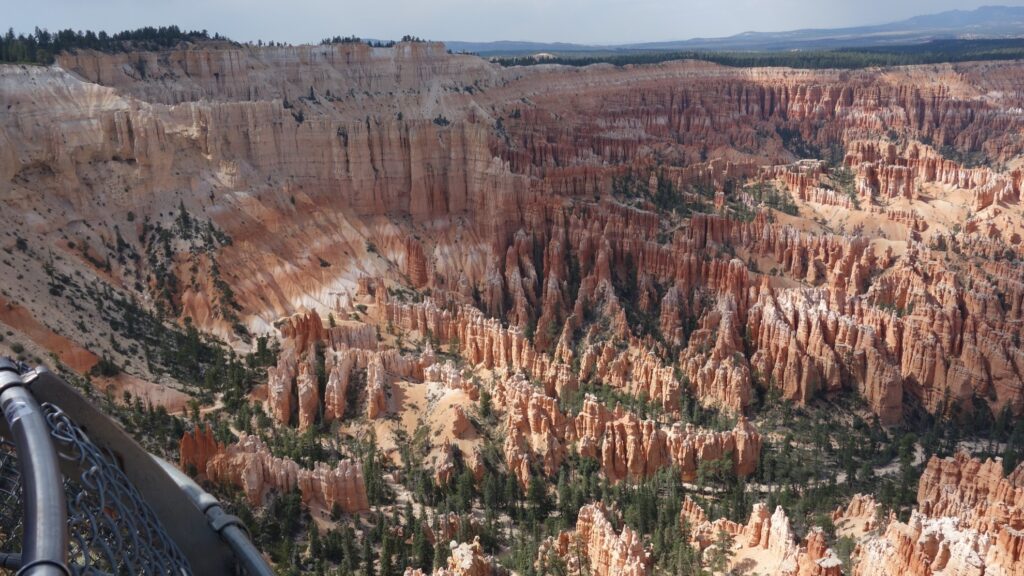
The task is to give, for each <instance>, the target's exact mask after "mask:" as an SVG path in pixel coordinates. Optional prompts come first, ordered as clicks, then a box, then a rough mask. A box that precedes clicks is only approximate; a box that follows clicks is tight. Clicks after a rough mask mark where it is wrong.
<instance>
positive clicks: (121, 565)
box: [0, 359, 273, 576]
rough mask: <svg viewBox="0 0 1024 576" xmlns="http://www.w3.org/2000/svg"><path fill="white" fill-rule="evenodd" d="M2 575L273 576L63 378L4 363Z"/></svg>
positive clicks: (231, 523)
mask: <svg viewBox="0 0 1024 576" xmlns="http://www.w3.org/2000/svg"><path fill="white" fill-rule="evenodd" d="M0 410H2V411H3V414H4V418H3V420H2V421H0V504H2V505H3V508H2V509H0V569H8V570H16V574H17V576H22V575H25V576H69V575H76V576H77V575H79V574H82V575H84V574H89V575H93V574H97V575H99V574H117V575H121V574H147V575H148V574H166V575H172V574H173V575H187V574H200V575H205V574H218V575H219V574H249V575H250V576H270V575H272V574H273V571H272V570H271V569H270V567H269V566H268V565H267V563H266V561H265V560H264V559H263V556H262V555H261V554H260V553H259V551H258V550H257V549H256V548H255V546H253V544H252V542H251V541H250V540H249V537H248V534H247V532H246V530H245V527H244V526H243V525H242V524H241V522H240V521H239V520H238V518H236V517H234V516H231V515H230V514H227V513H226V512H225V511H224V510H223V508H222V507H221V506H220V503H219V502H218V501H217V499H216V498H214V497H213V496H211V495H210V494H208V493H206V492H205V491H203V489H202V488H200V487H199V485H197V484H196V483H195V482H193V481H192V479H191V478H189V477H188V476H187V475H186V474H184V473H182V472H181V471H179V470H178V469H177V468H175V467H174V466H173V465H171V464H169V463H167V462H166V461H164V460H162V459H160V458H158V457H156V456H154V455H152V454H150V453H149V452H147V451H146V450H144V449H143V448H142V447H141V446H140V445H139V444H138V443H137V442H135V441H134V440H133V439H132V438H131V437H129V436H128V435H127V434H126V433H125V432H124V430H122V429H121V427H120V426H119V425H118V424H117V423H116V422H114V421H113V420H111V419H110V418H108V417H107V416H106V415H104V414H103V413H102V412H100V411H99V410H98V409H97V408H96V407H95V406H93V405H92V404H91V403H90V402H89V401H88V400H87V399H85V398H84V397H83V396H81V395H80V394H79V393H78V392H77V391H76V390H74V389H73V388H72V387H71V386H69V385H68V384H67V383H66V382H64V381H63V380H62V379H60V378H58V377H57V376H55V375H54V374H52V373H50V372H48V371H46V370H45V369H40V368H37V369H35V370H28V369H27V367H26V366H24V365H22V364H19V363H16V362H13V361H10V360H8V359H0Z"/></svg>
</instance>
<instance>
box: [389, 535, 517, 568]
mask: <svg viewBox="0 0 1024 576" xmlns="http://www.w3.org/2000/svg"><path fill="white" fill-rule="evenodd" d="M501 574H505V570H503V569H502V568H501V567H500V566H498V564H497V562H496V561H495V559H494V558H492V557H491V556H487V555H486V554H484V551H483V547H482V546H480V539H479V538H474V539H473V542H472V544H467V543H465V542H463V543H461V544H457V543H456V542H454V541H453V542H451V555H450V556H449V557H448V567H447V568H440V569H438V570H434V572H433V576H499V575H501ZM405 576H427V575H426V574H425V573H424V572H423V571H422V570H419V569H414V568H406V569H405Z"/></svg>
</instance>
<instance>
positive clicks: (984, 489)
mask: <svg viewBox="0 0 1024 576" xmlns="http://www.w3.org/2000/svg"><path fill="white" fill-rule="evenodd" d="M917 497H918V509H917V510H914V512H913V514H912V515H911V518H910V521H909V522H907V523H903V522H899V521H897V520H895V519H890V521H889V525H888V527H887V528H886V530H885V533H884V534H883V535H882V536H878V537H873V538H867V539H865V540H862V541H861V542H860V543H858V545H857V549H856V551H855V568H854V574H855V575H857V576H876V575H882V574H908V575H910V576H917V575H931V574H965V575H966V574H979V575H985V574H992V575H1001V574H1022V573H1024V558H1022V557H1021V553H1020V552H1021V541H1022V536H1021V534H1022V532H1021V528H1022V527H1024V513H1022V503H1024V467H1018V468H1017V470H1015V471H1014V472H1013V473H1012V474H1010V475H1009V476H1006V475H1004V474H1003V469H1002V463H1001V462H1000V461H998V460H986V461H984V462H982V461H981V460H978V459H976V458H971V457H969V456H967V455H966V454H963V453H959V454H957V455H956V456H954V457H952V458H945V459H943V458H938V457H933V458H932V459H931V460H930V461H929V462H928V465H927V467H926V469H925V472H924V474H923V475H922V476H921V481H920V483H919V485H918V493H917Z"/></svg>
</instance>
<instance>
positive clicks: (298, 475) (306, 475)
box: [206, 435, 370, 513]
mask: <svg viewBox="0 0 1024 576" xmlns="http://www.w3.org/2000/svg"><path fill="white" fill-rule="evenodd" d="M206 476H207V477H208V478H209V479H210V480H211V481H212V482H218V483H223V484H230V485H233V486H237V487H239V488H241V489H242V491H243V492H244V493H245V495H246V497H247V498H248V499H249V502H250V503H252V504H253V505H258V504H260V503H262V502H263V498H264V497H265V495H266V494H267V492H268V491H271V490H274V491H277V492H279V493H283V492H289V491H291V490H296V489H298V490H299V491H300V492H301V493H302V501H303V503H305V504H306V505H307V506H310V505H314V504H315V505H318V506H320V507H321V508H322V509H324V510H328V511H329V510H332V509H333V508H334V506H335V505H337V506H340V507H341V509H342V510H343V511H345V512H350V513H354V512H363V511H366V510H369V508H370V504H369V501H368V499H367V495H366V482H365V480H364V479H363V471H362V466H361V465H360V464H359V463H358V462H352V461H351V460H342V461H341V462H339V463H338V465H337V466H336V467H334V468H330V467H329V466H327V465H326V464H323V463H322V462H321V463H317V465H316V467H314V468H313V469H312V470H306V469H303V468H301V467H299V465H298V464H297V463H296V462H294V461H293V460H288V459H285V458H277V457H275V456H273V455H272V454H271V453H270V450H269V449H268V448H267V446H266V445H265V444H264V443H263V442H262V441H261V440H260V439H259V438H258V437H256V436H246V435H243V436H242V437H241V438H240V439H239V441H238V443H237V444H232V445H229V446H227V447H225V448H224V449H223V451H221V452H219V453H218V454H216V455H214V456H213V457H211V458H210V459H209V460H208V462H207V465H206Z"/></svg>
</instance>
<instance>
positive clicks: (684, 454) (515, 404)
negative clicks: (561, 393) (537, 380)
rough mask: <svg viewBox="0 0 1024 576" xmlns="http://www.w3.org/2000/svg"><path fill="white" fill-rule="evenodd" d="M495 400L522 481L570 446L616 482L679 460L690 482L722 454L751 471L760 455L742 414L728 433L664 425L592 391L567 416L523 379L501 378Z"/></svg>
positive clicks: (553, 464)
mask: <svg viewBox="0 0 1024 576" xmlns="http://www.w3.org/2000/svg"><path fill="white" fill-rule="evenodd" d="M495 398H496V399H497V404H498V406H499V408H501V409H502V410H505V411H506V414H507V416H506V419H507V426H508V436H507V437H506V440H505V457H506V461H507V462H508V465H509V470H511V471H512V472H513V473H514V474H515V475H516V476H517V477H518V478H519V480H520V482H522V483H523V485H524V486H525V485H526V484H527V482H528V480H529V478H530V465H531V463H533V462H536V463H539V464H540V466H541V469H542V470H544V472H545V473H546V474H548V475H554V474H555V473H556V472H557V471H558V468H559V466H560V465H561V462H562V459H563V458H564V457H565V455H566V452H567V449H568V447H569V446H571V445H575V447H576V450H577V451H578V452H579V454H580V455H581V456H585V457H590V458H595V459H597V460H598V461H599V462H600V465H601V471H602V473H603V474H604V475H605V476H606V477H607V478H608V479H609V480H610V481H612V482H619V481H621V480H627V479H628V480H632V481H636V480H639V479H642V478H646V477H648V476H650V475H652V474H654V473H655V472H657V471H658V470H660V469H661V468H665V467H668V466H676V467H677V468H678V469H679V470H680V474H681V475H682V478H683V479H684V480H686V481H692V480H693V479H695V478H696V476H697V467H698V465H699V464H700V462H702V461H713V460H720V459H723V458H730V459H731V460H732V465H733V470H734V471H735V472H736V473H737V474H738V475H740V476H747V475H749V474H751V473H752V472H753V471H754V469H755V467H756V465H757V462H758V460H759V458H760V454H761V436H760V434H759V433H758V432H757V431H756V430H755V429H754V427H753V425H751V424H750V423H749V422H748V421H747V420H746V419H745V418H740V421H739V422H738V423H737V425H736V427H735V428H734V429H733V430H731V431H729V432H709V431H706V430H699V429H697V428H695V427H693V426H692V425H687V426H685V427H683V426H681V425H680V424H678V423H677V424H675V425H673V426H672V427H671V428H668V429H665V428H661V427H659V426H658V425H657V424H656V423H655V422H654V421H652V420H640V419H639V418H638V417H637V416H636V415H635V414H632V413H630V412H626V411H624V410H622V409H621V408H616V409H615V410H608V409H607V408H606V407H605V406H603V405H602V404H600V403H599V402H597V401H596V399H595V398H593V397H592V396H589V395H588V396H587V397H586V398H585V399H584V402H583V407H582V409H581V411H580V413H579V414H577V415H576V416H575V417H567V416H566V415H564V414H563V413H562V412H561V410H560V409H559V407H558V403H557V401H556V400H555V399H554V398H550V397H548V396H545V395H543V394H541V393H540V392H539V391H538V390H535V389H533V388H532V387H531V386H530V385H529V384H528V383H526V382H524V381H522V380H518V381H515V380H513V381H509V382H500V383H499V385H498V386H497V387H496V389H495Z"/></svg>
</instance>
